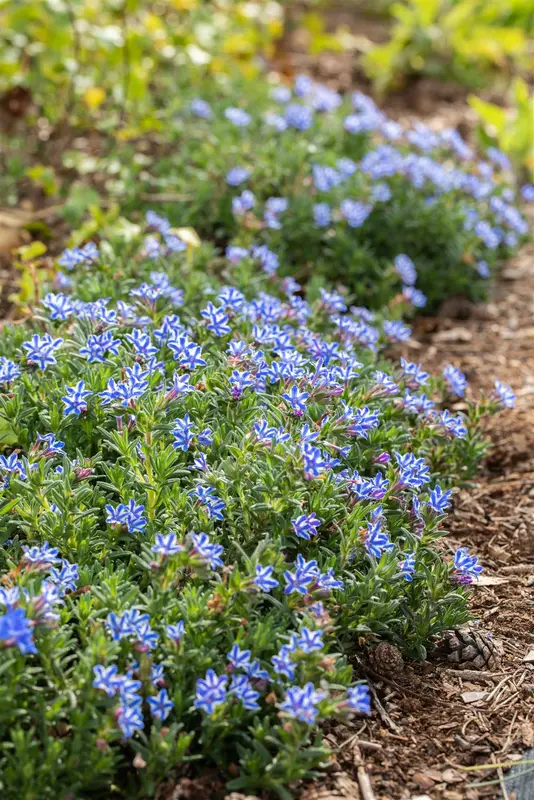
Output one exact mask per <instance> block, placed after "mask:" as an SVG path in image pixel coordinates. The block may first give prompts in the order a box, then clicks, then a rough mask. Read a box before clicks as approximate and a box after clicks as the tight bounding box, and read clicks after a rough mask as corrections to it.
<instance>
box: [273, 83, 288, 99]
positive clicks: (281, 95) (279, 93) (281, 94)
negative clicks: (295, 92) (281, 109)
mask: <svg viewBox="0 0 534 800" xmlns="http://www.w3.org/2000/svg"><path fill="white" fill-rule="evenodd" d="M271 97H272V98H273V100H275V101H276V102H277V103H288V102H289V101H290V100H291V89H290V88H289V87H288V86H274V87H273V88H272V89H271Z"/></svg>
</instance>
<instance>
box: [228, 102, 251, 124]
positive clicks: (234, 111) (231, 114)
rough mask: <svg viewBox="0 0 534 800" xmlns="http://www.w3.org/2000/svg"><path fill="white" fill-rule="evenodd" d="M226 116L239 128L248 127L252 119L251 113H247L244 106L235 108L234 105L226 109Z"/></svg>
mask: <svg viewBox="0 0 534 800" xmlns="http://www.w3.org/2000/svg"><path fill="white" fill-rule="evenodd" d="M224 116H225V117H226V119H228V120H230V122H231V123H232V124H233V125H235V126H236V127H237V128H246V127H247V125H249V124H250V121H251V119H252V117H251V116H250V114H247V112H246V111H243V109H242V108H234V107H232V106H230V107H229V108H226V109H225V111H224Z"/></svg>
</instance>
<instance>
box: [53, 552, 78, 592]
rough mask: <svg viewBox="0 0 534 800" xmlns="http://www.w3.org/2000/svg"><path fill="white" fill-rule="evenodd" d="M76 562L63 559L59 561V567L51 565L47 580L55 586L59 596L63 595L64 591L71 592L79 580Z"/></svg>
mask: <svg viewBox="0 0 534 800" xmlns="http://www.w3.org/2000/svg"><path fill="white" fill-rule="evenodd" d="M79 577H80V575H79V567H78V564H71V563H70V562H69V561H66V560H65V559H63V560H62V562H61V569H59V570H58V569H56V568H55V567H52V569H51V570H50V576H49V581H50V583H53V584H55V585H56V586H57V589H58V592H59V596H60V597H63V596H64V595H65V593H66V592H73V591H74V590H75V589H76V583H77V582H78V580H79Z"/></svg>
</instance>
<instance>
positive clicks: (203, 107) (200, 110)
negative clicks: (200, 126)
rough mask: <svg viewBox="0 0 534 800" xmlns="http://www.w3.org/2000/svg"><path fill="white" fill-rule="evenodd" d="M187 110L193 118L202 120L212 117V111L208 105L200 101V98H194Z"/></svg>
mask: <svg viewBox="0 0 534 800" xmlns="http://www.w3.org/2000/svg"><path fill="white" fill-rule="evenodd" d="M189 108H190V109H191V111H192V113H193V114H194V115H195V116H197V117H201V118H202V119H211V118H212V117H213V111H212V110H211V108H210V106H209V104H208V103H206V101H205V100H201V98H200V97H195V99H194V100H192V101H191V105H190V106H189Z"/></svg>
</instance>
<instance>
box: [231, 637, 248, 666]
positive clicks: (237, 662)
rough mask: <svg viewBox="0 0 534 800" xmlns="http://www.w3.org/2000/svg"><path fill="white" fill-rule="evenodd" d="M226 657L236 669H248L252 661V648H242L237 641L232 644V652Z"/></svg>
mask: <svg viewBox="0 0 534 800" xmlns="http://www.w3.org/2000/svg"><path fill="white" fill-rule="evenodd" d="M226 658H227V659H228V661H229V662H230V664H232V666H233V667H234V668H235V669H246V667H247V665H248V664H249V662H250V650H241V648H240V647H239V645H238V644H237V643H236V644H234V645H233V646H232V649H231V650H230V652H229V653H227V654H226Z"/></svg>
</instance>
